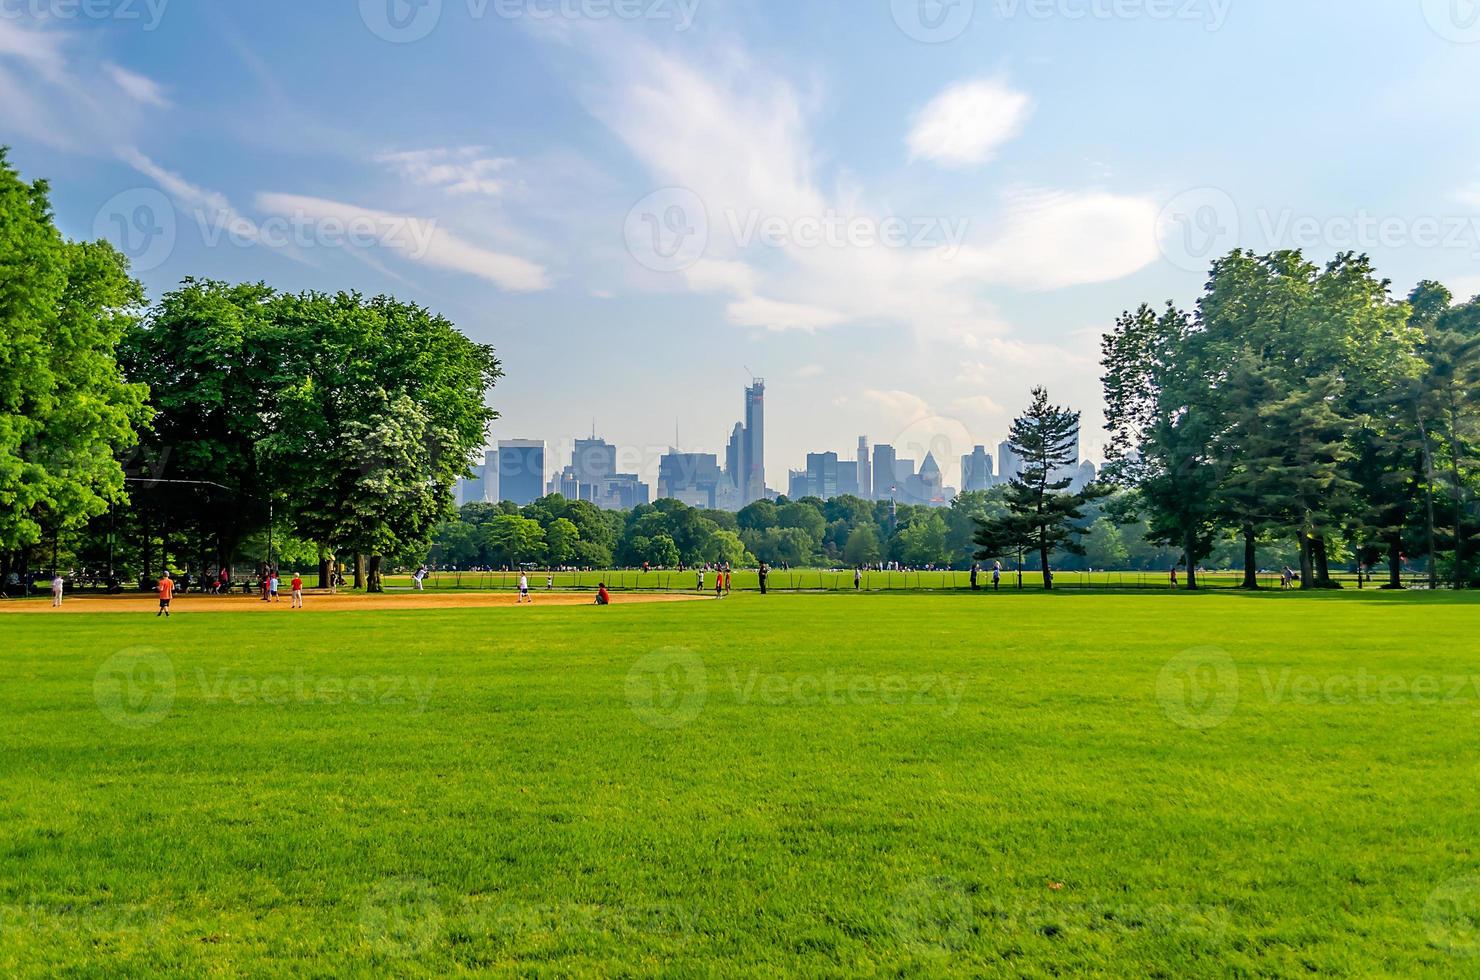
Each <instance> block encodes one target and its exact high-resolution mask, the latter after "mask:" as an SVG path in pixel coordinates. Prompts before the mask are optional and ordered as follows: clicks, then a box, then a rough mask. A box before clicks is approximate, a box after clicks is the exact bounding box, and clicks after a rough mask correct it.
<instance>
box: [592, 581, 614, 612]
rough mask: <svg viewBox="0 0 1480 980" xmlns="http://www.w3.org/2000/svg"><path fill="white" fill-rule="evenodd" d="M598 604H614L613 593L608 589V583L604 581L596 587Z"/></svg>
mask: <svg viewBox="0 0 1480 980" xmlns="http://www.w3.org/2000/svg"><path fill="white" fill-rule="evenodd" d="M596 604H597V605H598V606H609V605H611V604H612V594H611V593H610V592H608V591H606V583H605V582H602V583H601V584H600V585H599V586H597V589H596Z"/></svg>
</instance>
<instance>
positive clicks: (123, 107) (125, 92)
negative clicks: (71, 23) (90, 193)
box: [0, 14, 166, 153]
mask: <svg viewBox="0 0 1480 980" xmlns="http://www.w3.org/2000/svg"><path fill="white" fill-rule="evenodd" d="M78 36H79V35H78V33H77V32H69V31H67V30H63V29H59V28H52V27H43V28H31V27H25V26H22V25H21V24H20V23H18V22H17V21H16V20H14V19H13V18H11V17H7V16H4V15H3V14H0V93H3V94H0V131H3V132H7V133H13V134H17V135H20V136H25V137H29V138H31V139H34V140H36V141H37V142H39V143H41V144H42V145H45V146H49V147H52V148H55V149H61V150H66V151H69V152H77V153H98V152H99V151H100V149H101V150H102V151H103V152H106V151H107V148H109V147H112V146H116V145H118V144H120V143H134V142H137V141H138V138H137V130H138V129H139V128H140V125H141V123H142V121H143V120H144V118H145V112H146V111H147V110H149V109H158V108H161V107H163V106H164V105H165V104H166V103H164V102H163V101H162V100H163V94H162V93H161V91H160V90H159V87H158V85H156V84H155V83H154V82H153V81H151V80H150V79H148V78H145V77H144V76H142V75H139V74H137V73H134V72H128V71H125V70H123V69H119V68H117V67H116V66H113V65H108V64H106V63H100V62H87V61H85V60H83V59H74V58H73V57H72V56H71V52H72V48H73V46H74V44H73V42H74V40H75V39H76V38H77V37H78ZM119 72H122V76H120V75H119V74H118V73H119Z"/></svg>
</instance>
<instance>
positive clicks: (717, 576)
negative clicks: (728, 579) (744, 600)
mask: <svg viewBox="0 0 1480 980" xmlns="http://www.w3.org/2000/svg"><path fill="white" fill-rule="evenodd" d="M714 597H715V598H716V599H723V598H724V597H725V573H724V572H719V571H717V572H715V573H714Z"/></svg>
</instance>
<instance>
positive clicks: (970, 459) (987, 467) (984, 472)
mask: <svg viewBox="0 0 1480 980" xmlns="http://www.w3.org/2000/svg"><path fill="white" fill-rule="evenodd" d="M992 478H993V473H992V454H991V453H989V452H987V447H986V446H977V447H976V448H975V449H974V450H972V452H971V455H969V456H962V457H961V489H962V490H964V491H966V492H967V493H972V492H974V491H977V490H986V489H988V488H989V487H991V485H992Z"/></svg>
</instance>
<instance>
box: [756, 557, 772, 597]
mask: <svg viewBox="0 0 1480 980" xmlns="http://www.w3.org/2000/svg"><path fill="white" fill-rule="evenodd" d="M770 574H771V570H770V569H769V568H767V567H766V563H765V562H761V569H760V572H759V577H760V580H761V595H765V594H766V579H767V577H769V576H770Z"/></svg>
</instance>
